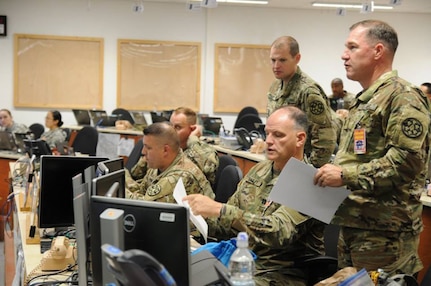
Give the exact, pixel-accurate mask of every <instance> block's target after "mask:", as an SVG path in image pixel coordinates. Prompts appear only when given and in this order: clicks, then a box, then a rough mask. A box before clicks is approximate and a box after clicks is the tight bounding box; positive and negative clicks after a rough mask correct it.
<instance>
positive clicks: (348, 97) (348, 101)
mask: <svg viewBox="0 0 431 286" xmlns="http://www.w3.org/2000/svg"><path fill="white" fill-rule="evenodd" d="M342 99H343V107H342V108H344V109H349V108H350V107H351V106H352V104H353V101H354V100H355V95H354V94H353V93H350V92H347V91H344V96H343V98H342ZM340 100H341V98H334V95H331V96H330V97H329V106H330V107H331V109H332V110H334V111H335V110H337V109H339V108H338V102H339V101H340Z"/></svg>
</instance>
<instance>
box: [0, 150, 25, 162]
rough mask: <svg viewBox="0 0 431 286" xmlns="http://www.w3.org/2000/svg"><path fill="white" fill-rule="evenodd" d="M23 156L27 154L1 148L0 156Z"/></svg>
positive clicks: (15, 157) (17, 157) (11, 157)
mask: <svg viewBox="0 0 431 286" xmlns="http://www.w3.org/2000/svg"><path fill="white" fill-rule="evenodd" d="M22 156H25V154H20V153H17V152H14V151H6V150H0V158H3V159H10V160H18V159H19V158H21V157H22Z"/></svg>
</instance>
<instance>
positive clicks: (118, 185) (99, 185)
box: [91, 169, 126, 198]
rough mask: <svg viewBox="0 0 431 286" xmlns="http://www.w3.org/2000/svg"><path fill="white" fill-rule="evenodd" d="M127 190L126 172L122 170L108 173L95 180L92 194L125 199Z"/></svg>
mask: <svg viewBox="0 0 431 286" xmlns="http://www.w3.org/2000/svg"><path fill="white" fill-rule="evenodd" d="M125 190H126V171H125V169H120V170H117V171H114V172H110V173H107V174H105V175H102V176H99V177H97V178H94V179H93V183H92V187H91V192H92V195H97V196H109V197H119V198H124V197H125V195H126V194H125Z"/></svg>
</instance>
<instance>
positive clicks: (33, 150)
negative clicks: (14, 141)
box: [24, 139, 52, 158]
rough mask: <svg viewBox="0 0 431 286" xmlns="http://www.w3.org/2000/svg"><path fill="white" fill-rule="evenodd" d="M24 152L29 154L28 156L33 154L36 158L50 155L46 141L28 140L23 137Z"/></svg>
mask: <svg viewBox="0 0 431 286" xmlns="http://www.w3.org/2000/svg"><path fill="white" fill-rule="evenodd" d="M24 145H25V152H26V153H27V154H28V155H29V157H31V156H33V155H35V156H36V157H37V158H40V156H42V155H51V154H52V151H51V148H50V147H49V145H48V143H46V142H45V141H44V140H42V139H37V140H28V139H24Z"/></svg>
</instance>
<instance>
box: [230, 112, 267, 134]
mask: <svg viewBox="0 0 431 286" xmlns="http://www.w3.org/2000/svg"><path fill="white" fill-rule="evenodd" d="M258 124H262V119H260V117H259V115H256V114H246V115H243V116H241V117H240V118H238V119H237V121H236V122H235V128H234V129H239V128H245V129H246V130H247V131H248V132H251V131H257V129H258V127H257V126H259V125H258ZM257 133H258V132H257ZM258 134H259V133H258Z"/></svg>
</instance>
